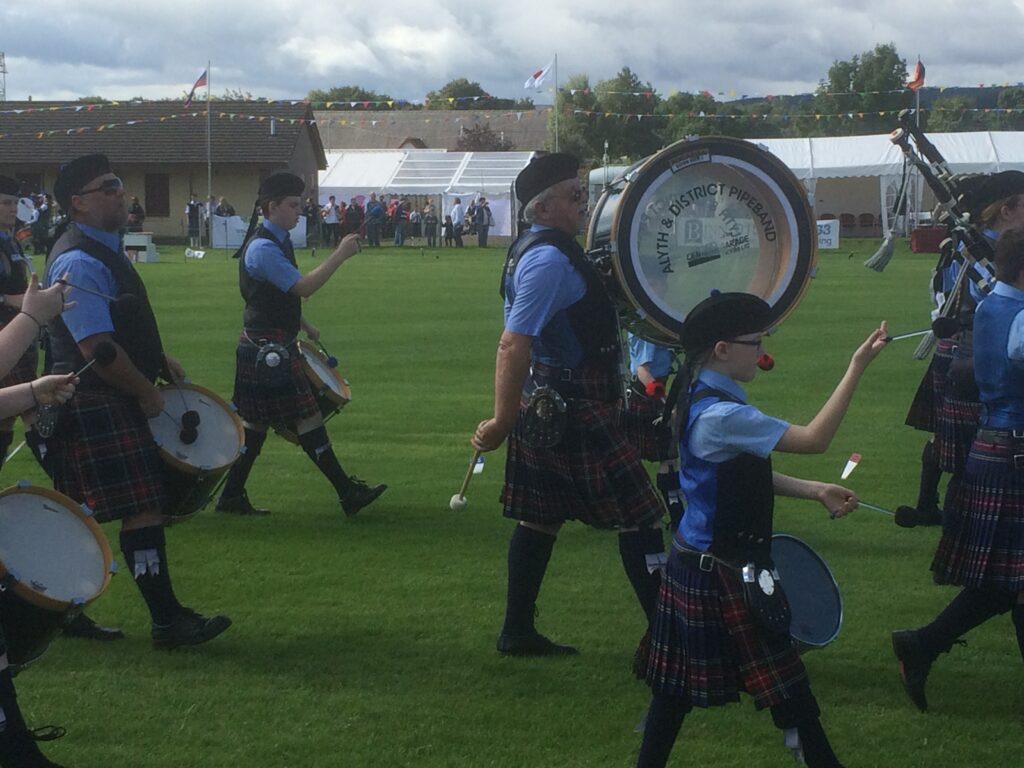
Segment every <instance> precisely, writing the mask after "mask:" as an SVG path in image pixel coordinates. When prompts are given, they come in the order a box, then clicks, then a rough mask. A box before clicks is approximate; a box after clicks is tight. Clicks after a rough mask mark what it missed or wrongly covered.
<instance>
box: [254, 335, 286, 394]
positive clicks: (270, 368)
mask: <svg viewBox="0 0 1024 768" xmlns="http://www.w3.org/2000/svg"><path fill="white" fill-rule="evenodd" d="M290 360H291V353H290V352H289V351H288V349H287V348H286V347H284V346H282V345H280V344H275V343H274V342H272V341H266V340H264V339H261V340H260V342H259V350H258V351H257V352H256V382H257V383H258V384H259V386H260V387H262V388H264V389H268V390H270V391H275V392H276V391H278V390H283V389H287V388H288V386H289V385H290V384H291V382H292V374H291V364H290V362H289V361H290Z"/></svg>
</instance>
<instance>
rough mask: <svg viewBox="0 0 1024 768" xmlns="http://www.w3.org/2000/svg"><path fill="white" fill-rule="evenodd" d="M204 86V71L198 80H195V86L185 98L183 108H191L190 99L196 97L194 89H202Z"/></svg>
mask: <svg viewBox="0 0 1024 768" xmlns="http://www.w3.org/2000/svg"><path fill="white" fill-rule="evenodd" d="M204 85H206V70H205V69H204V70H203V74H201V75H200V76H199V79H198V80H196V83H195V85H193V86H192V90H191V91H189V93H188V96H187V97H186V98H185V106H186V107H191V106H192V98H193V97H194V96H195V95H196V88H202V87H203V86H204Z"/></svg>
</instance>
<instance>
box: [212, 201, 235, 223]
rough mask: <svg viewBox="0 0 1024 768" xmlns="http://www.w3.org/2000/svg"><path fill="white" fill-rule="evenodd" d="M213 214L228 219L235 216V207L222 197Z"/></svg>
mask: <svg viewBox="0 0 1024 768" xmlns="http://www.w3.org/2000/svg"><path fill="white" fill-rule="evenodd" d="M213 212H214V213H215V214H216V215H217V216H220V217H221V218H227V217H229V216H234V215H235V206H233V205H232V204H231V203H229V202H228V199H227V198H226V197H222V198H221V199H220V200H218V201H217V207H216V208H215V209H214V211H213Z"/></svg>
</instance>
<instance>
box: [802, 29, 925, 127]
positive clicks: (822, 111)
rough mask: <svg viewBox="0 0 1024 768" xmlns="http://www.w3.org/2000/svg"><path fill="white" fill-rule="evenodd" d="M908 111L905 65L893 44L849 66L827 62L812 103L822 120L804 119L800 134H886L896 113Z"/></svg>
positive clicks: (857, 58) (910, 100)
mask: <svg viewBox="0 0 1024 768" xmlns="http://www.w3.org/2000/svg"><path fill="white" fill-rule="evenodd" d="M910 106H913V98H912V93H911V91H909V90H907V62H906V60H905V59H901V58H900V56H899V54H898V53H897V51H896V45H895V44H894V43H885V44H879V45H876V46H875V48H874V50H871V51H866V52H865V53H863V54H861V55H860V56H854V57H853V58H852V59H850V60H849V61H838V60H837V61H834V62H832V66H831V67H829V70H828V77H827V78H826V79H825V80H822V81H821V83H820V84H819V86H818V90H817V93H816V95H815V99H814V112H815V113H817V114H819V115H821V116H822V117H821V118H820V119H815V118H809V119H804V120H803V121H802V125H801V128H803V129H804V130H803V133H804V135H806V136H814V135H821V134H823V133H827V134H831V135H853V134H869V133H888V132H889V131H891V130H892V128H893V126H894V125H895V118H896V115H897V114H898V113H899V111H900V110H901V109H905V108H907V107H910ZM880 113H884V114H880Z"/></svg>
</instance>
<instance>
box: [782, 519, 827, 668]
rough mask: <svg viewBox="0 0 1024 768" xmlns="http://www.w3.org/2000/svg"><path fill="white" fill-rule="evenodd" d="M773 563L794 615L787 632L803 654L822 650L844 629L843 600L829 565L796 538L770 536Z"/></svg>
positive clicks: (785, 535)
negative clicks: (808, 651) (817, 649)
mask: <svg viewBox="0 0 1024 768" xmlns="http://www.w3.org/2000/svg"><path fill="white" fill-rule="evenodd" d="M772 560H774V561H775V570H776V571H778V573H779V580H780V581H781V582H782V586H783V588H784V589H785V590H786V597H787V598H789V605H790V608H791V609H792V612H793V619H792V622H791V623H790V627H789V632H790V634H791V635H792V636H793V640H794V641H795V642H796V644H797V645H798V646H799V647H800V649H801V650H802V651H806V650H810V649H812V648H824V647H825V646H826V645H828V644H829V643H831V642H832V641H833V640H835V639H836V638H837V637H838V636H839V630H840V629H841V628H842V626H843V596H842V595H841V594H840V592H839V585H838V584H836V580H835V577H833V576H832V571H830V570H829V567H828V565H826V564H825V561H824V560H822V559H821V558H820V557H819V556H818V554H817V553H816V552H815V551H814V550H813V549H811V548H810V547H809V546H808V545H807V544H805V543H804V542H803V541H801V540H800V539H798V538H796V537H795V536H790V535H789V534H788V533H777V534H775V535H774V536H772Z"/></svg>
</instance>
